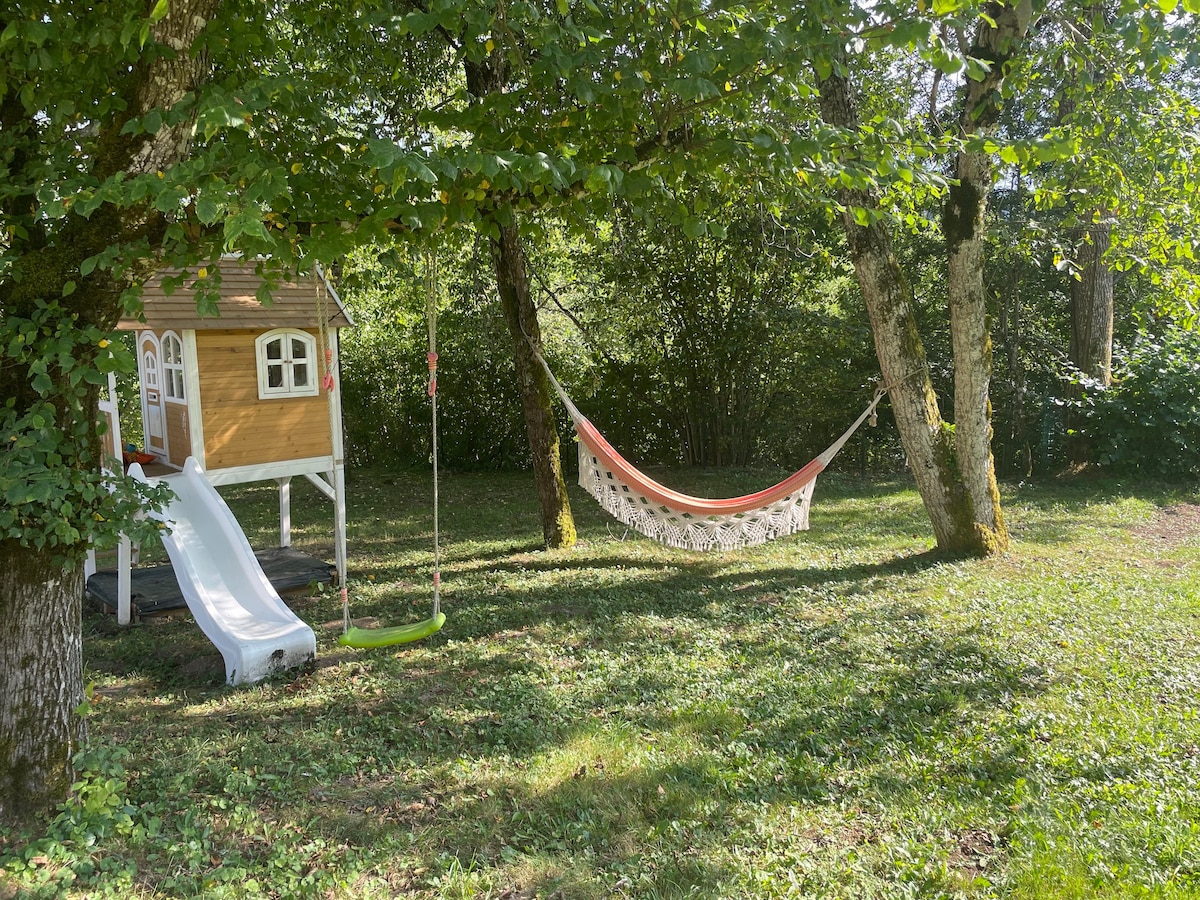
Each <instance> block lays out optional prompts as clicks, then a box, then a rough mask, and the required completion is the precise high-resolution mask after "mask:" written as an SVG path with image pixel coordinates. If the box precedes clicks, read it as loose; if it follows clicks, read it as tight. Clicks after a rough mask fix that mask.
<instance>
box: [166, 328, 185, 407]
mask: <svg viewBox="0 0 1200 900" xmlns="http://www.w3.org/2000/svg"><path fill="white" fill-rule="evenodd" d="M162 367H163V381H164V382H165V384H164V385H163V388H164V393H165V394H166V395H167V399H168V400H174V401H175V402H177V403H183V402H185V396H186V395H185V394H184V391H183V342H182V341H180V340H179V336H178V335H177V334H175V332H173V331H168V332H166V333H165V334H164V335H163V339H162Z"/></svg>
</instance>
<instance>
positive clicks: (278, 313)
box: [105, 259, 351, 618]
mask: <svg viewBox="0 0 1200 900" xmlns="http://www.w3.org/2000/svg"><path fill="white" fill-rule="evenodd" d="M219 273H220V301H219V303H218V315H217V316H216V317H206V316H201V315H199V314H198V313H197V310H196V296H195V294H196V292H195V285H196V278H195V277H190V276H189V277H188V278H187V279H185V281H184V282H183V284H182V285H181V286H180V287H178V288H176V289H175V290H174V292H173V293H171V294H170V295H168V294H167V292H166V290H164V285H163V280H164V277H165V276H169V275H171V274H177V273H162V274H160V275H158V276H156V277H154V278H152V279H151V280H150V281H148V282H147V284H146V285H145V288H144V292H143V304H144V308H143V313H142V316H141V317H140V318H139V319H136V320H135V319H131V318H127V319H124V320H122V321H121V323H120V324H119V325H118V328H119V329H121V330H126V331H133V332H134V333H135V347H136V352H137V359H138V375H139V379H140V404H141V417H142V433H143V448H142V449H143V452H144V454H145V455H146V456H152V457H153V464H152V465H153V467H154V468H159V467H161V468H159V471H172V470H179V469H182V468H183V466H184V463H185V461H186V460H187V459H188V457H193V458H195V460H196V461H197V462H198V463H199V465H200V467H201V468H202V469H203V470H204V473H205V476H206V478H207V480H208V481H209V482H210V483H211V484H213V485H227V484H240V483H244V482H253V481H274V482H276V484H278V486H279V541H280V547H288V546H289V545H290V543H291V491H290V484H291V480H292V479H293V478H295V477H298V476H303V477H305V478H307V479H308V480H310V481H311V482H312V483H313V484H314V485H316V487H317V488H318V489H319V490H320V491H321V493H322V494H324V495H325V496H326V497H328V498H329V499H330V500H331V501H332V503H333V511H334V516H333V525H334V544H335V557H336V566H337V577H338V582H339V584H343V585H344V584H345V582H346V503H345V460H344V457H343V451H342V413H341V392H340V381H341V380H340V370H339V356H338V334H339V332H340V330H341V329H342V328H345V327H348V326H350V325H351V320H350V317H349V315H348V314H347V312H346V309H345V307H344V306H343V305H342V303H341V299H340V298H339V297H338V295H337V292H336V291H334V290H333V288H332V287H331V286H330V285H329V283H328V281H327V280H326V279H325V278H324V276H323V275H321V274H307V275H303V276H300V277H298V278H296V279H294V280H284V281H282V282H280V283H279V284H278V285H277V286H276V287H274V288H273V289H272V290H271V298H272V302H271V304H270V305H269V306H264V305H263V304H262V303H260V302H259V300H258V299H257V295H258V291H259V288H260V287H261V286H262V284H263V278H262V276H260V275H258V274H257V273H256V263H255V262H254V261H246V260H242V259H223V260H222V261H221V262H220V265H219ZM204 276H205V277H207V278H213V277H214V272H213V271H212V270H211V269H209V270H208V271H206V272H205V273H204ZM322 317H323V318H325V320H326V321H325V323H324V328H322V327H321V321H320V320H321V318H322ZM323 339H324V341H325V343H327V344H328V346H327V347H322V342H323ZM105 412H106V413H107V410H105ZM114 412H115V410H114ZM109 418H110V421H111V422H112V424H111V426H110V431H111V432H112V433H113V434H114V435H119V434H120V430H119V423H117V422H115V421H112V420H114V419H115V416H114V415H112V414H109ZM117 440H118V441H119V440H120V439H119V438H117ZM142 458H143V459H145V458H146V457H145V456H143V457H142ZM122 618H124V617H122Z"/></svg>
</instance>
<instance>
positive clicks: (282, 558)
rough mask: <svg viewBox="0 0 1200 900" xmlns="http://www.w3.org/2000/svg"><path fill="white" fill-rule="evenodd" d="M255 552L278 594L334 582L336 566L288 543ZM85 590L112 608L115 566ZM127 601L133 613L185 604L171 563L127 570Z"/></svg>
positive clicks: (150, 612)
mask: <svg viewBox="0 0 1200 900" xmlns="http://www.w3.org/2000/svg"><path fill="white" fill-rule="evenodd" d="M254 555H255V556H256V557H257V558H258V564H259V565H260V566H262V568H263V572H265V573H266V576H267V578H268V579H270V582H271V584H272V585H274V586H275V590H277V591H279V592H280V593H281V594H282V593H285V592H287V591H296V590H300V589H302V588H306V587H308V586H309V585H311V584H333V578H334V573H335V568H334V567H333V566H332V565H330V564H329V563H326V562H322V561H321V560H319V559H317V558H316V557H315V556H309V555H308V554H307V553H301V552H300V551H299V550H294V549H292V548H291V547H275V548H273V549H271V550H255V551H254ZM87 593H88V596H89V597H90V598H91V599H92V600H93V601H95V602H98V603H100V604H102V605H103V606H104V607H106V608H108V609H111V610H114V611H115V610H116V608H117V573H116V570H115V569H105V570H102V571H99V572H97V573H96V574H95V575H93V576H92V577H91V578H89V579H88V582H87ZM130 604H131V606H132V607H133V614H134V615H135V616H152V615H154V614H155V613H163V612H168V611H170V610H173V609H182V608H183V607H185V606H187V604H186V603H185V602H184V599H183V594H182V592H180V590H179V582H178V581H176V580H175V571H174V570H173V569H172V568H171V567H170V566H145V567H139V568H134V569H133V570H132V572H131V573H130Z"/></svg>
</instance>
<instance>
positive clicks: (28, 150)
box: [0, 0, 219, 825]
mask: <svg viewBox="0 0 1200 900" xmlns="http://www.w3.org/2000/svg"><path fill="white" fill-rule="evenodd" d="M218 5H219V0H186V2H185V0H175V2H172V3H171V4H170V8H169V10H168V12H167V15H166V16H165V17H164V18H163V19H162V20H160V21H159V22H158V23H157V24H156V25H155V26H154V32H153V34H154V43H155V46H153V47H152V46H150V45H148V46H147V48H146V49H147V52H146V54H145V56H143V58H142V60H141V61H140V62H139V63H138V64H137V65H135V66H134V67H133V68H132V69H130V68H129V67H124V66H122V67H120V68H118V70H117V71H115V72H114V82H115V84H116V86H115V87H114V91H118V92H119V93H120V94H121V97H122V100H123V101H124V104H123V106H121V107H118V108H120V109H121V112H120V113H117V114H114V116H112V117H110V118H108V119H106V120H103V121H101V122H99V123H98V124H99V128H100V131H99V136H98V140H97V143H96V151H95V154H94V155H93V156H92V157H91V167H90V173H91V174H92V175H94V176H96V177H97V178H98V179H101V180H103V179H104V178H107V177H109V176H111V175H113V174H115V173H117V172H124V173H126V175H128V176H130V177H132V176H136V175H140V174H143V173H146V172H153V171H159V170H161V169H164V168H166V167H167V166H168V165H170V164H172V163H174V162H175V161H177V160H179V159H181V158H182V157H183V156H184V155H186V153H187V150H188V145H189V141H190V134H191V126H190V123H189V122H186V121H183V122H178V123H175V124H173V125H169V126H164V127H162V128H161V129H159V131H158V132H157V133H156V134H153V135H143V134H131V133H128V132H127V131H126V130H125V128H124V126H125V124H126V123H127V122H128V121H129V120H130V119H132V118H135V117H139V116H142V115H143V114H144V113H146V112H147V111H149V110H151V109H160V110H163V109H168V108H170V107H171V106H173V105H174V104H176V103H177V102H179V101H180V100H181V99H183V97H184V96H185V95H186V94H187V93H188V92H189V91H192V90H194V89H195V88H196V86H197V85H198V84H199V82H200V80H201V79H202V77H203V74H204V73H205V71H206V69H207V62H206V58H205V55H204V54H203V53H192V52H191V48H192V47H193V45H194V42H195V40H196V38H197V37H198V36H199V34H200V33H201V32H202V31H203V29H204V28H205V27H206V25H207V23H208V22H209V21H211V19H212V17H213V15H214V14H215V12H216V9H217V7H218ZM164 46H165V47H169V48H171V51H174V52H169V51H168V52H164V51H162V49H161V48H162V47H164ZM9 96H10V97H11V96H12V94H11V93H10V94H9ZM22 115H28V112H27V111H25V110H23V108H22V107H20V106H17V105H13V104H11V103H6V104H5V105H4V108H3V110H2V111H0V116H2V118H3V124H4V130H5V131H6V132H8V133H11V134H35V133H36V129H34V128H32V127H30V125H29V123H28V122H22V121H21V120H20V117H21V116H22ZM41 152H42V150H41V148H39V147H36V146H35V145H33V144H25V145H23V146H22V147H21V148H20V152H16V153H14V154H12V155H11V156H10V158H9V163H10V166H9V171H10V172H11V171H14V168H13V167H19V168H22V169H25V171H21V172H19V173H18V174H19V175H20V178H19V179H16V181H17V182H18V183H30V184H36V183H37V180H38V178H39V177H44V176H43V175H42V170H41V169H40V168H39V166H40V164H41V163H40V156H38V154H39V153H41ZM31 173H36V174H31ZM8 201H9V202H6V203H5V204H4V208H3V211H2V212H3V216H4V219H5V220H6V221H10V222H11V221H16V222H23V223H24V224H23V225H22V227H21V228H20V229H16V228H13V229H10V230H9V235H10V244H9V246H8V248H7V249H8V253H9V256H10V258H11V260H12V262H11V268H10V272H9V275H8V276H7V277H6V278H5V279H4V280H3V281H0V314H3V315H12V316H14V317H18V316H20V317H26V316H29V315H30V314H31V312H32V311H33V310H34V309H35V308H36V307H37V304H38V303H39V302H40V301H42V300H45V299H57V300H58V302H59V304H60V306H61V307H62V308H63V310H64V315H69V316H71V317H72V318H71V321H73V322H76V323H78V326H79V327H83V326H86V325H95V326H98V327H99V328H101V329H106V328H111V327H112V326H113V325H115V324H116V321H117V319H118V317H119V315H120V311H121V302H120V298H121V293H122V291H123V289H124V288H125V287H126V286H127V284H126V282H125V281H124V280H123V279H121V280H118V279H117V278H114V277H113V276H112V275H111V273H110V272H109V271H107V270H101V269H99V268H97V269H96V270H94V271H92V272H91V273H90V274H88V275H86V276H83V275H82V274H81V271H80V263H81V262H82V261H83V260H84V259H86V258H87V257H89V256H91V255H93V254H95V253H97V252H100V251H101V250H103V249H104V248H107V247H109V246H111V245H113V244H117V243H124V244H125V245H126V246H131V245H133V244H134V243H135V242H137V241H145V242H148V243H150V244H151V246H153V244H154V242H155V241H156V240H158V239H159V238H160V237H161V234H162V231H163V229H164V227H165V224H166V223H165V220H164V219H163V216H162V215H161V214H160V213H158V212H156V211H155V210H154V209H152V208H150V207H147V206H142V207H136V206H135V207H116V206H114V205H112V204H108V203H106V204H103V205H101V206H100V207H99V208H98V209H96V210H94V211H93V212H92V214H91V215H90V216H89V217H87V218H84V217H82V216H77V215H74V214H71V215H69V216H67V217H66V218H64V219H62V220H56V221H53V220H50V219H48V218H46V217H44V216H42V215H40V214H39V211H38V207H37V201H36V198H34V197H33V196H32V195H26V196H19V197H10V198H8ZM147 268H149V262H148V261H142V263H140V264H138V263H137V261H135V269H136V270H137V271H138V272H139V273H140V274H144V271H145V269H147ZM68 282H72V283H76V282H77V285H76V287H75V290H74V292H73V293H72V292H70V291H64V286H66V284H67V283H68ZM68 294H69V296H67V295H68ZM90 352H92V353H93V354H94V353H95V352H97V351H96V349H92V350H91V351H90ZM90 360H91V358H88V357H86V356H85V357H81V358H79V359H78V362H79V363H80V364H82V365H84V366H87V365H88V364H89V363H90ZM33 377H34V376H33V373H32V371H31V370H30V369H29V367H28V366H27V365H23V364H22V365H7V364H6V365H4V366H0V397H5V398H8V399H9V400H10V402H11V404H12V406H11V409H12V410H13V411H15V413H16V414H17V415H18V416H20V415H21V414H23V413H24V412H25V411H27V410H30V409H32V408H33V405H34V404H35V403H39V402H41V401H42V397H41V396H40V395H39V393H38V392H37V391H36V390H35V389H34V388H33V386H32V383H31V382H32V380H33ZM98 392H99V389H98V388H94V387H92V388H89V389H88V390H87V391H85V392H84V394H83V396H82V398H80V397H78V396H77V393H76V392H74V390H73V389H72V388H71V387H70V386H69V385H68V384H67V383H65V382H64V381H63V380H62V379H60V383H59V384H58V385H56V386H55V387H54V388H52V389H51V392H50V393H49V394H48V395H47V396H46V398H45V399H46V400H48V401H49V402H51V403H53V404H54V405H55V406H56V407H57V408H58V411H59V413H58V421H57V422H55V423H54V426H55V429H54V430H56V431H57V433H59V434H61V435H72V436H77V437H78V440H77V443H76V445H73V446H72V447H71V451H70V452H69V453H64V457H65V458H64V460H63V461H62V462H60V463H59V465H61V466H63V467H74V468H75V469H76V470H77V471H84V470H85V469H90V468H93V467H97V466H98V463H99V454H98V453H97V452H96V450H97V448H98V435H97V433H96V431H95V428H94V427H91V428H90V430H89V429H88V426H89V424H92V425H93V426H94V423H95V421H96V417H97V416H98V412H97V408H96V399H97V397H98ZM48 430H51V429H48ZM69 524H70V525H72V526H74V527H75V528H76V529H77V531H78V532H79V534H81V535H85V536H86V535H87V534H89V533H90V526H89V523H88V522H87V521H72V522H70V523H69ZM91 524H94V523H91ZM86 549H87V546H86V537H84V538H81V539H78V541H77V542H76V543H75V544H73V545H60V546H57V547H54V546H47V547H45V548H43V549H41V550H35V549H33V548H31V547H28V546H22V545H21V544H20V542H19V541H17V540H11V539H10V540H6V541H3V542H0V570H2V571H0V825H10V824H20V823H30V822H32V821H34V820H36V819H37V818H38V817H39V816H42V815H44V814H46V813H48V812H49V811H50V810H51V809H53V807H54V806H55V805H57V804H58V803H61V802H62V801H63V800H65V799H66V798H67V796H68V793H69V790H70V786H71V784H72V783H73V781H74V773H73V771H72V765H71V760H72V756H73V755H74V753H75V751H76V750H77V749H78V748H79V744H80V742H81V740H82V738H83V735H84V729H83V725H82V722H81V721H80V719H79V716H78V714H77V710H78V707H79V705H80V703H81V702H82V701H83V684H82V681H83V660H82V623H81V618H80V615H81V611H80V607H81V603H82V598H83V569H82V561H83V557H84V553H85V551H86ZM56 556H57V557H59V559H58V561H57V562H56V560H55V558H56ZM64 559H65V560H66V562H67V563H68V565H67V566H64V565H63V560H64ZM72 564H73V565H72Z"/></svg>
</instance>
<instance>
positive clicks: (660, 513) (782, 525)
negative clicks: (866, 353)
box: [534, 350, 885, 550]
mask: <svg viewBox="0 0 1200 900" xmlns="http://www.w3.org/2000/svg"><path fill="white" fill-rule="evenodd" d="M534 356H536V357H537V360H538V361H539V362H540V363H541V364H542V368H544V369H545V370H546V375H547V376H548V377H549V379H550V383H551V384H552V385H553V386H554V389H555V391H557V392H558V396H559V398H560V399H561V400H562V402H563V405H564V406H565V407H566V408H567V412H568V413H569V414H570V416H571V421H572V422H573V423H574V425H575V434H576V435H577V436H578V438H579V485H580V487H582V488H583V489H584V490H585V491H587V492H588V493H589V494H591V495H592V496H593V497H594V498H595V499H596V501H597V502H598V503H599V504H600V505H601V506H602V507H603V508H604V509H605V510H607V511H608V512H609V513H610V514H611V515H613V516H614V517H615V518H617V519H619V520H620V521H621V522H624V523H625V524H626V525H628V526H629V527H630V528H632V529H634V530H635V531H637V532H640V533H641V534H644V535H645V536H646V537H648V538H653V539H654V540H656V541H658V542H660V543H662V544H666V545H668V546H670V547H679V548H681V549H685V550H735V549H738V548H741V547H753V546H755V545H756V544H764V543H766V542H767V541H770V540H773V539H775V538H777V537H783V536H784V535H788V534H794V533H796V532H797V531H806V530H808V508H809V504H810V503H811V502H812V495H813V488H814V487H815V486H816V479H817V476H818V475H820V474H821V472H823V471H824V470H825V468H826V467H827V466H828V465H829V463H830V462H832V460H833V458H834V457H835V456H837V454H838V451H840V450H841V449H842V447H843V446H845V444H846V442H847V441H848V440H850V438H851V436H852V435H853V434H854V432H855V431H857V430H858V427H859V426H860V425H862V423H863V422H864V421H866V420H867V419H868V418H869V417H872V416H873V414H874V412H875V407H876V406H878V405H879V401H880V400H882V399H883V395H884V393H885V390H884V389H883V388H880V389H879V390H877V391H876V392H875V397H874V399H872V400H871V402H870V403H869V404H868V405H867V408H866V409H865V410H863V412H862V415H860V416H859V417H858V418H857V419H856V420H855V421H854V424H852V425H851V426H850V427H849V428H847V429H846V431H845V433H844V434H843V435H842V436H841V437H839V438H838V439H837V440H836V441H834V442H833V443H832V444H830V445H829V448H828V449H827V450H825V452H824V453H822V454H820V455H819V456H817V457H816V458H815V459H813V460H812V461H811V462H810V463H808V465H806V466H804V468H802V469H800V470H799V471H797V472H795V473H793V474H792V475H789V476H788V477H787V478H785V479H784V480H783V481H781V482H779V484H777V485H775V486H774V487H770V488H767V489H766V490H763V491H759V492H758V493H755V494H747V495H745V496H743V497H730V498H728V499H723V500H708V499H705V498H703V497H692V496H689V495H687V494H681V493H679V492H678V491H673V490H671V489H670V488H669V487H666V486H665V485H662V484H659V483H658V482H657V481H655V480H654V479H653V478H651V477H650V476H648V475H646V474H645V473H644V472H640V471H638V470H637V469H636V468H635V467H634V466H633V465H632V464H631V463H630V462H629V461H628V460H626V459H625V458H624V457H622V456H621V454H620V453H618V452H617V451H616V450H615V449H613V446H612V445H611V444H610V443H609V442H608V441H607V440H605V438H604V435H602V434H601V433H600V432H599V431H598V430H597V429H596V426H595V425H593V424H592V423H591V422H589V421H588V419H587V417H586V416H584V415H583V414H582V413H581V412H580V411H579V409H578V407H576V406H575V404H574V403H573V402H572V401H571V398H570V397H569V396H567V392H566V391H564V390H563V388H562V385H560V384H559V383H558V380H557V379H556V378H555V377H554V373H553V372H551V371H550V367H549V366H548V365H546V361H545V360H544V359H542V357H541V354H540V353H538V352H537V351H536V350H535V351H534Z"/></svg>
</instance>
